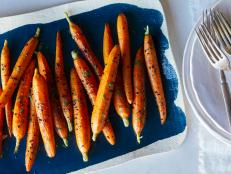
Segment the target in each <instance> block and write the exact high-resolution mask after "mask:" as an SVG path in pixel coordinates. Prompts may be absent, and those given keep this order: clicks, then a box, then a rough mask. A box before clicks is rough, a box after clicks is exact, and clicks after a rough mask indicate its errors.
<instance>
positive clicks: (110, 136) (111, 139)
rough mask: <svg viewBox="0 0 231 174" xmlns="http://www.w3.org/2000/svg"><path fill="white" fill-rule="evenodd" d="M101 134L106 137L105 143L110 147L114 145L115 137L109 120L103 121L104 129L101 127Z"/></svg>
mask: <svg viewBox="0 0 231 174" xmlns="http://www.w3.org/2000/svg"><path fill="white" fill-rule="evenodd" d="M102 131H103V134H104V136H105V137H106V139H107V141H108V142H109V143H110V144H111V145H115V143H116V137H115V133H114V130H113V127H112V125H111V122H110V121H109V119H107V120H106V121H105V124H104V127H103V130H102Z"/></svg>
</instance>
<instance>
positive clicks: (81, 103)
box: [70, 68, 91, 161]
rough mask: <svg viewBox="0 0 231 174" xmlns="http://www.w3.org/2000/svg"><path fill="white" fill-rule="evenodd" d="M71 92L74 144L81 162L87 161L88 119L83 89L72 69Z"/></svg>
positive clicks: (89, 139)
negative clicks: (79, 153) (81, 158)
mask: <svg viewBox="0 0 231 174" xmlns="http://www.w3.org/2000/svg"><path fill="white" fill-rule="evenodd" d="M70 81H71V92H72V101H73V109H74V129H75V138H76V144H77V146H78V148H79V151H80V152H81V154H82V156H83V161H88V151H89V149H90V146H91V127H90V120H89V119H90V117H89V113H88V109H87V102H86V100H85V94H84V89H83V86H82V84H81V81H80V79H79V77H78V75H77V73H76V70H75V69H74V68H72V69H71V72H70Z"/></svg>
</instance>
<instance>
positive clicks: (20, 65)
mask: <svg viewBox="0 0 231 174" xmlns="http://www.w3.org/2000/svg"><path fill="white" fill-rule="evenodd" d="M39 34H40V29H39V28H37V31H36V33H35V35H34V36H33V37H32V38H31V39H30V40H29V41H28V42H27V43H26V45H25V46H24V48H23V50H22V52H21V54H20V55H19V57H18V59H17V62H16V64H15V66H14V69H13V71H12V73H11V75H10V78H9V80H8V81H7V84H6V86H5V88H4V89H3V92H2V94H1V96H0V108H2V107H4V106H5V104H6V103H7V102H8V101H9V100H10V99H11V97H12V95H13V93H14V91H15V89H16V87H17V85H18V83H19V81H20V79H21V77H22V75H23V73H24V71H25V70H26V68H27V66H28V65H29V63H30V60H31V58H32V55H33V53H34V51H35V49H36V47H37V44H38V37H39Z"/></svg>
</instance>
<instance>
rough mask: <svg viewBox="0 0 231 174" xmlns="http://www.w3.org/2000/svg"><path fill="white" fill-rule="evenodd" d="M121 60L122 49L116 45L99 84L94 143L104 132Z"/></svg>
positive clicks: (93, 122)
mask: <svg viewBox="0 0 231 174" xmlns="http://www.w3.org/2000/svg"><path fill="white" fill-rule="evenodd" d="M119 60H120V49H119V46H118V45H116V46H114V48H113V49H112V51H111V53H110V55H109V58H108V62H107V65H106V66H105V68H104V73H103V76H102V79H101V81H100V84H99V89H98V92H97V97H96V102H95V106H94V108H93V112H92V117H91V128H92V132H93V137H92V139H93V141H95V140H96V138H97V135H98V134H99V133H100V132H101V131H102V129H103V127H104V125H105V121H106V120H107V117H108V110H109V107H110V102H111V97H112V93H113V90H114V83H115V80H116V75H117V69H118V65H119Z"/></svg>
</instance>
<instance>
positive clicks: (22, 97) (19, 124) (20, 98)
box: [12, 59, 35, 153]
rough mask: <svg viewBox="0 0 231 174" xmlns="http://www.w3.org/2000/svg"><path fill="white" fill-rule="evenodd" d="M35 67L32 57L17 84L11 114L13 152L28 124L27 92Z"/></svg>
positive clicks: (15, 151)
mask: <svg viewBox="0 0 231 174" xmlns="http://www.w3.org/2000/svg"><path fill="white" fill-rule="evenodd" d="M34 69H35V60H34V59H32V61H31V63H30V65H29V67H28V68H27V70H26V71H25V73H24V75H23V77H22V80H21V82H20V85H19V89H18V93H17V97H16V100H15V104H14V114H13V125H12V130H13V135H14V137H15V138H16V145H15V150H14V153H17V152H18V148H19V145H20V141H21V140H22V138H23V137H24V136H25V134H26V131H27V126H28V113H29V93H30V88H31V82H32V77H33V72H34Z"/></svg>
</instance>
